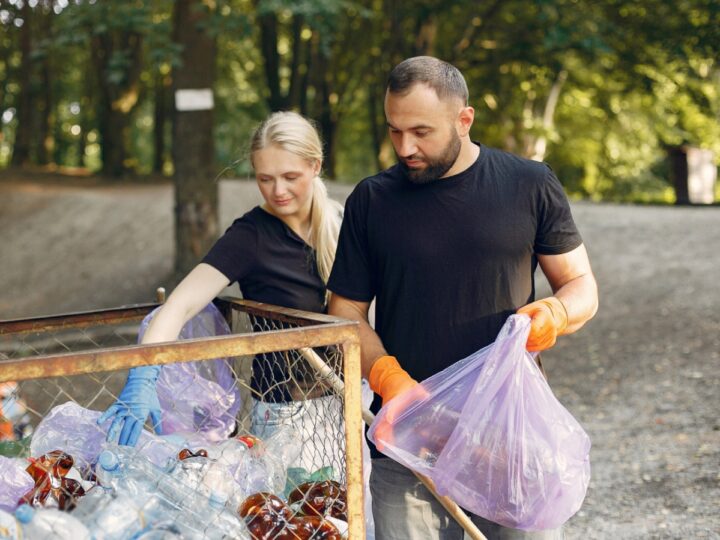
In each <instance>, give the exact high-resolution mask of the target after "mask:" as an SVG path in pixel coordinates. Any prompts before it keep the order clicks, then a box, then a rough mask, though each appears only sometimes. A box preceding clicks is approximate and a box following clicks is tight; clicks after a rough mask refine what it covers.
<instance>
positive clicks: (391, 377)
mask: <svg viewBox="0 0 720 540" xmlns="http://www.w3.org/2000/svg"><path fill="white" fill-rule="evenodd" d="M385 116H386V119H387V124H388V129H389V135H390V139H391V141H392V144H393V147H394V149H395V153H396V154H397V157H398V163H397V164H396V165H395V166H393V167H391V168H389V169H387V170H385V171H382V172H380V173H378V174H376V175H374V176H371V177H369V178H366V179H365V180H363V181H362V182H360V183H359V184H358V185H357V186H356V188H355V189H354V191H353V193H352V194H351V195H350V197H349V198H348V200H347V203H346V206H345V216H344V220H343V225H342V229H341V232H340V239H339V242H338V249H337V255H336V258H335V264H334V267H333V271H332V274H331V276H330V280H329V282H328V288H329V289H330V290H331V291H332V298H331V300H330V308H329V312H330V313H331V314H332V315H337V316H340V317H344V318H348V319H355V320H357V321H359V322H360V331H361V340H362V371H363V375H364V376H365V377H366V378H367V379H368V381H369V382H370V386H371V388H372V389H373V390H374V392H375V393H376V396H375V401H374V403H373V410H374V411H375V412H377V411H378V410H379V408H380V405H381V403H382V404H383V405H384V404H387V403H388V402H389V401H390V400H392V399H393V398H394V397H395V396H399V395H400V394H402V393H403V392H405V391H406V390H408V389H410V388H412V387H413V386H415V385H416V384H418V383H417V382H416V381H422V380H424V379H427V378H428V377H430V376H432V375H434V374H436V373H438V372H439V371H442V370H443V369H445V368H446V367H448V366H450V365H452V364H453V363H455V362H457V361H458V360H460V359H462V358H465V357H466V356H468V355H470V354H471V353H473V352H475V351H477V350H478V349H480V348H482V347H484V346H486V345H488V344H490V343H492V342H493V341H494V340H495V338H496V336H497V334H498V332H499V330H500V328H501V327H502V326H503V324H504V323H505V321H506V319H507V318H508V317H509V316H510V315H512V314H513V313H516V312H520V313H526V314H527V315H529V316H530V317H531V319H532V326H531V331H530V335H529V337H528V342H527V349H528V350H530V351H541V350H545V349H547V348H549V347H552V346H553V345H554V344H555V340H556V338H557V336H560V335H564V334H569V333H572V332H575V331H576V330H578V329H579V328H580V327H581V326H583V324H585V322H586V321H588V320H589V319H590V318H591V317H592V316H593V315H594V314H595V312H596V310H597V305H598V296H597V285H596V283H595V278H594V277H593V274H592V270H591V268H590V262H589V260H588V256H587V252H586V250H585V247H584V245H583V242H582V239H581V237H580V234H579V232H578V230H577V227H576V226H575V223H574V221H573V218H572V215H571V212H570V207H569V204H568V201H567V198H566V196H565V193H564V192H563V188H562V185H561V184H560V182H559V181H558V179H557V178H556V177H555V175H554V173H553V172H552V170H551V169H550V167H549V166H547V165H546V164H544V163H539V162H535V161H530V160H527V159H523V158H521V157H518V156H514V155H512V154H509V153H506V152H502V151H500V150H496V149H493V148H489V147H487V146H485V145H483V144H481V143H479V142H474V141H472V140H471V138H470V128H471V126H472V124H473V119H474V109H473V108H472V107H470V106H469V105H468V89H467V85H466V83H465V80H464V78H463V76H462V74H461V73H460V71H459V70H458V69H457V68H455V67H454V66H452V65H450V64H448V63H446V62H443V61H442V60H439V59H437V58H432V57H427V56H424V57H415V58H409V59H407V60H405V61H403V62H401V63H400V64H398V65H397V66H396V67H395V68H394V69H393V71H392V73H391V74H390V77H389V81H388V85H387V92H386V95H385ZM538 265H540V268H541V269H542V271H543V273H544V274H545V276H546V277H547V279H548V282H549V283H550V285H551V287H552V290H553V295H552V296H550V297H548V298H543V299H540V300H536V299H535V283H534V278H533V276H534V272H535V269H536V267H537V266H538ZM373 300H375V301H376V306H375V328H374V329H373V328H371V327H370V325H369V323H368V310H369V306H370V303H371V302H372V301H373ZM411 394H415V393H411ZM398 404H402V406H403V407H405V406H407V405H408V403H403V400H396V401H395V402H394V405H398ZM398 406H399V405H398ZM396 412H399V411H396ZM385 428H386V431H387V429H391V428H389V427H388V426H385ZM372 453H373V456H372V457H373V462H372V473H371V479H370V488H371V493H372V499H373V517H374V519H375V528H376V529H375V533H376V538H377V539H378V540H387V539H397V540H408V539H411V540H416V539H433V540H435V539H460V538H462V537H463V533H462V529H461V528H460V526H459V525H458V524H457V523H455V522H454V521H453V519H452V518H451V517H450V516H449V514H448V513H447V512H446V511H445V510H444V508H443V507H442V506H441V505H440V503H438V502H437V501H436V500H435V499H434V498H433V497H432V495H431V494H430V493H429V492H428V491H427V490H426V489H425V487H424V486H423V485H422V484H421V483H420V482H419V481H418V480H417V479H416V478H415V476H414V475H413V474H412V473H411V472H410V471H409V470H407V469H405V468H404V467H402V466H401V465H399V464H398V463H396V462H394V461H393V460H391V459H389V458H386V457H384V456H382V454H380V453H379V452H378V451H377V449H375V448H374V447H373V448H372ZM471 518H472V520H473V521H474V522H475V523H476V524H477V525H478V527H479V528H480V530H481V531H482V532H483V533H484V534H485V535H486V536H487V537H488V538H491V539H494V538H502V539H520V538H522V539H530V538H533V539H555V538H562V536H563V533H562V529H561V528H560V529H555V530H550V531H540V532H537V531H535V532H528V531H521V530H516V529H509V528H506V527H502V526H500V525H498V524H495V523H491V522H489V521H487V520H485V519H483V518H481V517H480V516H471Z"/></svg>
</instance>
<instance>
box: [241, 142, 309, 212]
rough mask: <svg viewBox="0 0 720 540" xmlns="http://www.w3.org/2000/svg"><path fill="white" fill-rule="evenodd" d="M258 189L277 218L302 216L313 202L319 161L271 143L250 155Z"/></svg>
mask: <svg viewBox="0 0 720 540" xmlns="http://www.w3.org/2000/svg"><path fill="white" fill-rule="evenodd" d="M252 163H253V167H254V169H255V178H256V179H257V183H258V187H259V188H260V193H262V196H263V198H264V199H265V202H266V203H267V206H268V207H269V209H270V210H271V211H272V213H274V214H275V215H277V216H278V217H280V218H283V217H290V216H297V217H300V218H301V219H305V218H306V217H307V216H308V215H309V213H310V208H311V206H312V195H313V179H314V178H315V177H316V176H317V175H318V174H319V173H320V163H319V162H309V161H307V160H305V159H303V158H301V157H300V156H298V155H296V154H293V153H292V152H289V151H287V150H283V149H282V148H280V147H279V146H275V145H270V146H267V147H265V148H263V149H262V150H257V151H256V152H254V153H253V155H252Z"/></svg>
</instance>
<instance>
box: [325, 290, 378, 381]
mask: <svg viewBox="0 0 720 540" xmlns="http://www.w3.org/2000/svg"><path fill="white" fill-rule="evenodd" d="M328 312H329V313H330V315H334V316H335V317H341V318H343V319H350V320H354V321H358V323H360V349H361V356H362V369H361V371H362V376H363V377H365V378H366V379H367V378H368V376H369V374H370V368H372V365H373V364H374V363H375V360H377V359H378V358H379V357H381V356H384V355H386V354H387V351H386V350H385V347H384V346H383V344H382V341H381V340H380V337H379V336H378V335H377V333H376V332H375V330H373V329H372V327H371V326H370V324H369V323H368V318H367V317H368V315H367V309H365V307H364V306H358V305H356V304H355V303H351V302H348V301H346V300H345V299H340V298H338V297H331V299H330V306H329V309H328Z"/></svg>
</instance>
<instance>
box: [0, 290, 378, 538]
mask: <svg viewBox="0 0 720 540" xmlns="http://www.w3.org/2000/svg"><path fill="white" fill-rule="evenodd" d="M215 304H216V306H217V308H219V310H218V309H217V308H215V307H210V306H209V307H208V308H206V309H205V310H203V312H201V314H200V315H199V316H198V317H196V318H195V319H193V320H192V321H190V322H189V323H188V324H187V325H186V326H185V328H184V329H183V332H182V333H181V336H180V341H177V342H172V343H162V344H152V345H136V343H137V341H138V337H139V336H142V333H143V332H144V330H145V328H146V327H147V325H148V323H149V322H150V321H151V319H152V317H153V310H154V309H155V308H156V307H157V305H154V304H153V305H144V306H135V307H132V308H125V309H117V310H107V311H102V312H95V313H83V314H70V315H63V316H57V317H46V318H39V319H31V320H24V321H5V322H0V391H1V392H2V399H3V401H2V416H0V422H1V424H0V426H2V429H1V430H0V477H2V480H0V518H3V516H4V515H5V514H2V511H10V512H12V511H15V517H16V521H15V524H16V526H18V527H23V528H25V529H26V532H27V533H30V534H40V533H42V532H43V531H45V532H46V533H47V534H50V535H52V537H55V538H62V537H68V538H70V537H72V538H81V537H83V535H84V534H87V535H88V536H87V537H89V535H91V534H94V535H95V536H96V537H98V538H100V537H102V538H143V535H148V536H147V538H151V537H152V538H318V539H320V538H341V537H342V536H343V535H344V536H349V537H351V538H362V536H363V534H364V533H363V516H362V469H361V467H362V465H361V464H362V459H361V455H360V451H361V450H360V448H361V447H360V444H361V436H362V429H361V423H360V422H361V421H360V389H359V380H360V374H359V346H358V337H357V329H356V326H355V324H354V323H350V322H347V321H341V320H338V319H334V318H332V317H328V316H325V315H319V314H311V313H305V312H300V311H295V310H289V309H283V308H276V307H273V306H267V305H262V304H256V303H253V302H249V301H242V300H236V299H221V300H217V301H216V302H215ZM221 313H222V315H220V314H221ZM142 365H162V369H161V370H160V374H159V376H158V377H157V381H156V383H155V389H156V392H157V397H158V403H159V406H160V408H161V410H162V415H161V419H162V431H161V434H156V433H155V432H153V431H152V430H151V429H149V428H150V424H149V423H148V424H146V429H145V430H144V431H143V432H142V434H141V435H140V438H139V442H138V444H137V445H136V446H135V447H132V448H131V447H128V446H120V445H118V444H116V441H115V440H110V441H108V440H107V433H108V429H109V427H110V425H111V424H112V418H110V419H109V420H106V421H104V422H103V421H102V419H100V417H101V414H102V412H103V411H105V410H106V409H107V408H108V407H109V406H110V405H112V404H113V403H115V402H116V400H118V396H119V395H120V393H121V390H122V388H123V385H124V383H125V379H126V375H127V369H128V368H131V367H136V366H142ZM342 379H345V380H347V381H349V382H350V383H349V384H347V385H343V383H342ZM98 422H101V423H98ZM19 502H25V503H27V504H28V506H21V507H20V508H19V509H17V510H16V508H17V506H18V503H19ZM6 517H7V516H6ZM8 519H10V518H8ZM0 525H2V521H1V520H0ZM33 527H34V528H33ZM63 531H65V532H63ZM67 531H72V533H67V534H69V536H68V535H67V534H66V532H67Z"/></svg>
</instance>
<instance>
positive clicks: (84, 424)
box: [30, 401, 198, 470]
mask: <svg viewBox="0 0 720 540" xmlns="http://www.w3.org/2000/svg"><path fill="white" fill-rule="evenodd" d="M101 414H102V413H101V412H100V411H92V410H90V409H86V408H84V407H81V406H80V405H78V404H77V403H75V402H73V401H68V402H65V403H63V404H62V405H57V406H55V407H53V408H52V410H51V411H50V413H49V414H48V415H46V416H45V417H44V418H43V419H42V420H41V421H40V424H38V426H37V428H36V429H35V432H34V433H33V435H32V440H31V441H30V455H31V456H34V457H37V456H41V455H43V454H47V453H49V452H52V451H53V450H62V451H63V452H65V453H66V454H70V455H71V456H72V457H73V459H74V460H75V466H76V467H78V469H80V470H86V469H87V468H88V467H90V466H91V465H92V464H94V463H95V462H96V461H97V457H98V456H99V455H100V452H102V451H103V450H104V449H105V447H106V445H107V442H106V441H105V438H106V436H107V430H108V429H109V428H110V425H111V424H112V419H111V418H110V419H108V420H107V421H106V422H105V423H104V424H101V425H98V424H97V419H98V418H99V417H100V415H101ZM183 435H184V436H185V434H183ZM197 445H198V442H197V441H195V442H194V444H188V441H187V440H186V439H185V438H184V437H180V436H178V435H170V436H160V435H155V434H154V433H151V432H150V431H148V430H147V429H144V430H143V431H142V433H141V434H140V439H139V440H138V444H137V449H138V451H139V452H140V453H141V454H143V455H144V456H146V457H147V458H148V459H149V460H150V461H152V462H153V463H154V464H155V465H157V466H158V467H165V466H166V465H167V463H168V460H171V459H174V458H175V456H177V453H178V451H179V450H181V449H182V448H184V447H188V446H197Z"/></svg>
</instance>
